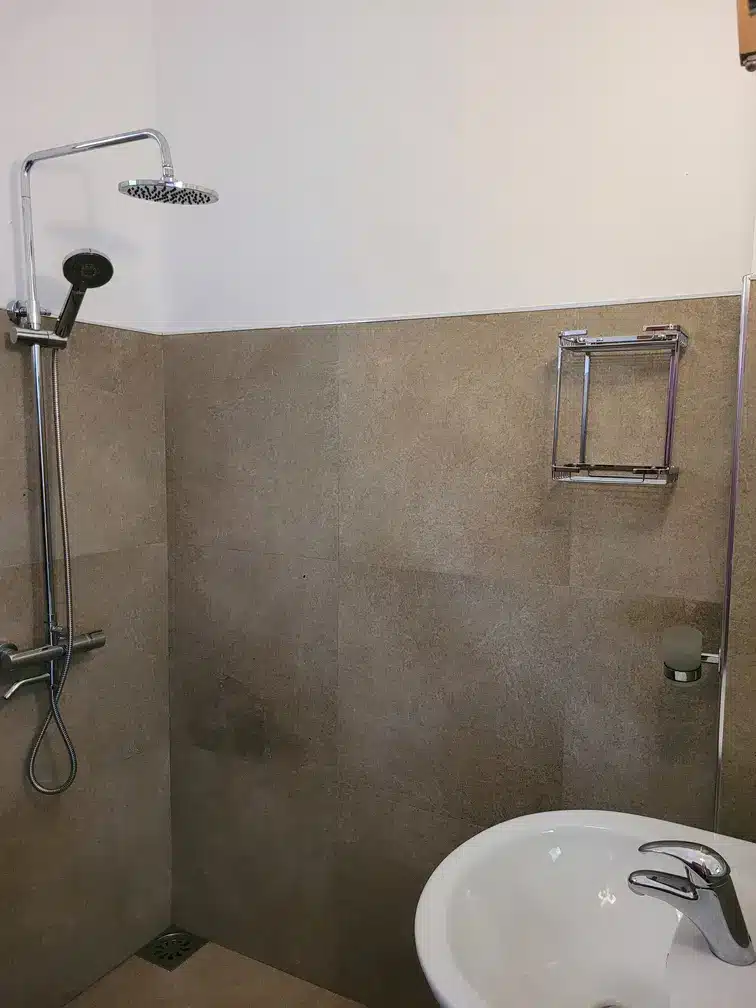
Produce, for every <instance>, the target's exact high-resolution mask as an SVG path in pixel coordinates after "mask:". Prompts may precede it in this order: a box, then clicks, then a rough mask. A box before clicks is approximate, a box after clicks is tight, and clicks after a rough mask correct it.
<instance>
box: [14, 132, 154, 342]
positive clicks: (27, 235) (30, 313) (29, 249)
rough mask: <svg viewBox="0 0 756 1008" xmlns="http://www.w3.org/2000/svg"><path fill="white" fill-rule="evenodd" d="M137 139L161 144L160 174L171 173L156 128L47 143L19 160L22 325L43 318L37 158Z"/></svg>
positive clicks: (37, 322)
mask: <svg viewBox="0 0 756 1008" xmlns="http://www.w3.org/2000/svg"><path fill="white" fill-rule="evenodd" d="M137 140H154V141H155V143H157V145H158V146H159V148H160V159H161V161H162V167H163V178H172V177H173V159H172V157H171V149H170V147H169V146H168V141H167V140H166V139H165V137H164V136H163V134H162V133H161V132H160V131H159V130H156V129H141V130H132V131H131V132H129V133H114V134H112V136H105V137H98V138H97V139H96V140H84V141H83V142H81V143H73V144H65V145H64V146H63V147H49V148H48V149H47V150H39V151H33V152H32V153H31V154H28V155H27V156H26V157H25V158H24V160H23V161H22V162H21V168H20V171H19V181H20V200H19V204H20V205H19V219H20V221H21V242H22V256H21V275H22V280H23V286H24V295H25V297H26V321H25V327H26V328H29V329H41V328H42V318H41V313H40V309H39V300H38V298H37V277H36V270H35V262H34V231H33V226H32V210H31V178H30V176H31V170H32V168H33V167H34V165H35V164H36V163H37V162H38V161H50V160H52V159H53V158H60V157H67V156H68V155H69V154H83V153H84V152H85V151H92V150H101V149H102V148H104V147H117V146H119V145H120V144H127V143H134V142H135V141H137Z"/></svg>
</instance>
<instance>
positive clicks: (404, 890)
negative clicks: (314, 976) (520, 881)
mask: <svg viewBox="0 0 756 1008" xmlns="http://www.w3.org/2000/svg"><path fill="white" fill-rule="evenodd" d="M477 832H479V828H478V827H477V826H474V825H471V824H470V823H466V822H461V821H458V820H454V819H449V818H447V817H446V816H443V815H441V814H440V813H436V812H424V811H421V810H418V809H417V808H416V807H414V806H413V805H412V804H410V803H407V802H404V801H393V800H391V801H386V800H385V799H382V798H381V797H380V796H379V795H377V794H376V793H375V792H374V791H372V790H370V789H366V790H357V791H347V792H345V793H344V794H343V796H342V803H341V815H340V823H339V833H338V846H337V850H336V858H335V864H334V879H333V886H334V888H333V893H332V898H331V906H332V909H331V910H330V912H331V913H333V914H334V915H335V917H336V920H337V929H336V934H337V939H338V957H337V969H338V972H337V975H336V977H335V979H334V983H333V987H334V989H336V990H338V991H340V992H341V993H343V994H346V995H347V996H350V997H353V998H356V999H357V1000H359V1001H362V1002H364V1003H365V1004H366V1005H369V1006H370V1008H422V1006H426V1005H427V1006H428V1008H432V1006H434V1005H435V1004H436V1001H435V999H434V997H433V996H432V994H431V992H430V990H429V988H428V985H427V983H426V981H425V978H424V977H423V974H422V971H421V969H420V964H419V962H418V958H417V952H416V950H415V940H414V919H415V909H416V907H417V901H418V899H419V898H420V893H421V892H422V890H423V886H424V885H425V883H426V882H427V881H428V878H429V877H430V875H431V874H432V872H433V871H434V869H435V868H436V867H437V866H438V865H439V864H440V863H441V861H443V859H444V858H445V857H446V856H447V855H448V854H450V853H451V852H452V851H453V850H454V849H455V848H456V847H459V845H460V844H462V843H464V842H465V841H466V840H469V839H470V837H472V836H474V835H475V834H476V833H477Z"/></svg>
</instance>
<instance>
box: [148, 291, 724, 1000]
mask: <svg viewBox="0 0 756 1008" xmlns="http://www.w3.org/2000/svg"><path fill="white" fill-rule="evenodd" d="M658 322H678V323H680V324H681V325H683V326H684V327H685V328H686V329H687V330H688V331H689V333H690V335H691V346H690V349H689V350H688V352H687V353H686V355H685V358H684V361H683V364H682V371H681V384H680V401H679V412H678V437H677V450H676V461H677V462H678V463H679V465H680V467H681V470H682V475H681V477H680V482H679V484H678V485H677V486H676V487H675V488H674V489H671V490H659V489H651V488H646V489H640V488H634V489H630V490H623V489H606V488H593V487H576V486H556V485H553V484H552V482H551V480H550V471H549V464H550V451H551V425H552V410H553V393H554V380H555V359H556V340H557V333H558V331H559V330H560V329H562V328H577V327H581V326H587V327H588V328H589V329H590V330H592V331H604V332H608V331H631V332H635V331H638V330H639V329H640V327H641V326H642V325H644V324H647V323H658ZM737 334H738V302H737V299H735V298H719V299H708V300H696V301H687V302H686V301H678V302H668V303H663V304H645V305H629V306H620V307H615V308H597V309H588V310H585V311H554V312H534V313H525V314H509V315H500V316H477V317H469V318H453V319H430V320H422V321H405V322H393V323H381V324H365V325H354V326H343V327H330V328H328V327H327V328H305V329H295V330H266V331H262V332H242V333H222V334H200V335H190V336H178V337H172V338H170V339H168V340H167V343H166V379H167V443H168V500H169V529H170V535H171V555H172V578H171V583H172V599H173V605H172V613H173V616H172V648H173V663H172V703H173V707H172V741H173V747H174V748H173V760H174V763H173V767H174V776H173V780H174V788H173V814H174V847H175V864H174V869H175V871H174V876H175V888H174V897H175V902H174V908H175V914H176V918H177V922H178V923H179V924H182V925H184V926H187V927H191V928H195V929H197V930H199V931H201V932H203V933H205V934H207V935H208V936H209V937H212V938H214V939H216V940H218V941H220V942H222V943H223V944H226V945H229V946H231V947H233V948H236V949H238V950H240V951H243V952H246V953H249V954H251V955H253V956H255V957H257V958H261V959H264V960H265V961H267V962H270V963H271V964H273V965H276V966H278V967H280V968H283V969H285V970H289V971H291V972H294V973H297V974H299V975H301V976H304V977H305V978H307V979H311V980H313V981H315V982H317V983H320V984H322V985H324V986H326V987H331V988H333V989H335V990H337V991H339V992H340V993H343V994H346V995H349V996H352V997H355V998H357V999H358V1000H360V1001H363V1002H364V1003H366V1004H367V1005H369V1006H370V1008H380V1006H383V1005H386V1006H389V1005H390V1006H392V1008H400V1006H405V1005H406V1006H410V1005H412V1006H419V1005H421V1004H429V1005H430V1004H432V1003H433V1002H432V1001H431V999H430V996H429V995H428V994H427V992H426V990H425V987H424V984H423V981H422V979H421V977H420V975H419V970H418V968H417V966H416V962H415V954H414V948H413V942H412V917H413V911H414V905H415V902H416V899H417V896H418V894H419V891H420V889H421V887H422V885H423V883H424V881H425V879H426V878H427V876H428V875H429V873H430V872H431V870H432V869H433V867H434V866H435V865H436V864H437V863H438V861H439V860H440V859H441V858H442V857H443V856H444V855H445V854H446V853H447V852H448V851H449V850H451V849H452V848H453V847H454V846H456V845H457V844H459V843H460V842H461V841H462V840H464V839H465V838H466V837H467V836H470V835H472V834H473V833H475V832H476V831H478V830H479V829H480V828H482V827H485V826H487V825H490V824H491V823H494V822H496V821H498V820H500V819H503V818H507V817H511V816H514V815H519V814H522V813H526V812H533V811H538V810H541V809H549V808H556V807H560V806H564V805H567V806H579V807H587V806H594V807H610V808H617V809H624V810H628V811H636V812H642V813H648V814H650V815H658V816H662V817H665V818H669V819H673V820H679V821H684V822H689V823H693V824H696V825H703V826H706V825H710V824H711V815H712V801H713V789H714V768H715V759H714V758H715V734H716V693H717V691H716V683H715V682H713V681H712V680H706V681H704V682H703V683H702V684H700V685H698V686H695V687H691V688H688V689H679V688H675V687H673V686H671V685H669V684H668V683H667V682H666V681H665V680H664V678H663V675H662V670H661V662H660V658H659V654H658V648H659V642H660V637H661V634H662V633H663V630H664V629H665V627H666V626H668V625H669V624H670V623H675V622H684V621H685V622H694V623H696V624H698V625H699V626H700V627H701V628H702V629H703V631H704V633H705V637H706V645H707V647H710V648H711V649H715V648H716V646H717V642H718V635H719V611H720V609H719V603H720V596H721V589H722V573H723V563H724V547H725V532H726V517H727V495H728V478H729V459H730V438H731V428H732V420H733V406H734V391H735V372H736V366H735V362H736V350H737ZM604 382H606V383H608V384H604ZM612 382H614V383H615V384H614V385H612V384H611V383H612ZM628 392H629V393H631V394H632V395H631V398H630V400H629V401H628V399H627V397H626V394H627V393H628ZM620 393H622V395H625V398H624V399H622V396H621V395H620ZM658 393H659V382H658V374H657V372H656V371H654V370H652V369H651V368H647V369H646V371H645V372H644V371H643V369H640V370H637V371H636V372H635V373H633V375H632V378H631V380H630V379H629V380H628V381H627V382H625V383H622V382H620V381H619V379H617V378H616V376H615V375H614V374H612V373H607V374H606V375H600V374H599V375H597V378H596V387H595V391H594V398H593V401H592V417H593V420H594V421H595V422H596V423H597V424H598V425H600V426H601V429H602V430H603V434H596V435H594V437H596V438H601V437H603V440H596V441H595V442H593V448H594V450H596V451H601V452H608V451H614V450H615V449H617V450H619V449H622V448H626V449H627V450H628V451H629V452H632V451H634V450H636V449H635V447H634V446H637V445H639V444H640V442H642V441H643V440H644V439H645V440H646V441H648V438H649V437H651V436H652V435H651V425H652V422H653V421H654V419H658V407H657V401H658ZM634 411H637V416H638V418H639V419H638V420H637V421H635V422H634V421H632V420H631V419H629V417H631V416H634V415H635V412H634ZM653 437H655V438H656V443H657V444H658V434H657V433H654V434H653ZM644 448H645V445H644ZM638 450H640V449H638ZM600 460H601V461H617V460H616V459H614V458H602V459H600ZM630 460H631V461H640V462H643V461H646V459H645V458H639V459H635V458H632V457H631V458H630Z"/></svg>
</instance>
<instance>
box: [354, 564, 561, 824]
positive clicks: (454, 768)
mask: <svg viewBox="0 0 756 1008" xmlns="http://www.w3.org/2000/svg"><path fill="white" fill-rule="evenodd" d="M567 601H568V600H567V594H566V591H565V590H564V589H560V588H558V587H557V588H547V587H545V586H529V587H525V588H523V587H522V586H512V585H504V584H496V583H493V582H485V581H482V580H476V579H471V578H464V577H460V576H453V575H443V574H429V573H422V572H409V571H397V570H387V569H381V568H376V567H364V566H361V565H352V566H348V567H344V568H343V573H342V579H341V586H340V612H339V722H340V723H339V739H340V753H339V760H340V769H341V773H342V775H343V777H344V779H345V780H347V781H357V782H359V783H360V784H362V785H366V786H368V787H370V788H373V789H375V790H377V791H384V792H387V793H391V794H394V795H399V796H403V797H405V798H407V799H409V800H411V801H413V802H414V803H415V804H417V805H419V806H421V807H423V808H426V809H428V810H431V811H434V812H438V813H440V814H444V815H448V816H451V817H452V818H459V819H467V820H470V821H473V822H477V823H481V824H483V825H490V824H492V823H494V822H497V821H499V820H500V819H508V818H511V817H513V816H516V815H521V814H524V813H528V812H537V811H540V810H543V809H547V808H553V807H555V806H556V805H558V803H559V799H560V795H561V771H562V767H561V760H562V711H563V701H564V695H565V686H566V682H567V676H568V670H569V667H570V666H569V663H570V655H569V649H568V647H567V645H566V642H565V637H566V635H567V633H568V629H569V627H568V612H567Z"/></svg>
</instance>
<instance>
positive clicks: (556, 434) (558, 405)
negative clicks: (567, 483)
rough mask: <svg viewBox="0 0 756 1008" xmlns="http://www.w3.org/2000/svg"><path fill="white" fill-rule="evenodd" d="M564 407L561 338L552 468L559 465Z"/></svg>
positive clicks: (560, 343) (558, 356) (560, 339)
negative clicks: (560, 424)
mask: <svg viewBox="0 0 756 1008" xmlns="http://www.w3.org/2000/svg"><path fill="white" fill-rule="evenodd" d="M561 405H562V338H561V335H560V337H559V349H558V350H557V380H556V400H555V403H554V440H553V442H552V446H551V465H552V468H553V467H554V466H555V465H556V464H557V454H558V452H559V410H560V408H561Z"/></svg>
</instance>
